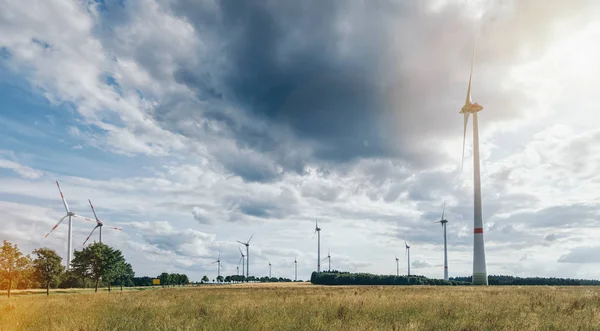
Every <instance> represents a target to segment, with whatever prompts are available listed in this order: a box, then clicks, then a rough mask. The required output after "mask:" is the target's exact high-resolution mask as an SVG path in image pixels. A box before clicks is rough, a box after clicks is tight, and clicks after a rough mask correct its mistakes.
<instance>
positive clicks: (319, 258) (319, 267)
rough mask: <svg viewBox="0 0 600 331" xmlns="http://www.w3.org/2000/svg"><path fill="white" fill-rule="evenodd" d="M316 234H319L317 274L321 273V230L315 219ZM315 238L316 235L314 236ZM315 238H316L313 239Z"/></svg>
mask: <svg viewBox="0 0 600 331" xmlns="http://www.w3.org/2000/svg"><path fill="white" fill-rule="evenodd" d="M315 233H317V272H321V228H319V223H317V218H316V217H315ZM313 236H314V234H313ZM313 238H314V237H313Z"/></svg>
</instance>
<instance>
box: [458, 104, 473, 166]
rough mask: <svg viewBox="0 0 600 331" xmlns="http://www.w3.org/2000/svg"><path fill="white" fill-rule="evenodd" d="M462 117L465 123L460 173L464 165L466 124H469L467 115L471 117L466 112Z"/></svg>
mask: <svg viewBox="0 0 600 331" xmlns="http://www.w3.org/2000/svg"><path fill="white" fill-rule="evenodd" d="M463 115H464V116H465V123H464V126H463V148H462V159H461V164H460V171H461V172H462V171H463V168H464V165H465V141H466V139H467V124H468V123H469V115H471V113H468V112H464V113H463Z"/></svg>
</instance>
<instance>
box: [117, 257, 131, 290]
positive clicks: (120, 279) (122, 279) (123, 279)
mask: <svg viewBox="0 0 600 331" xmlns="http://www.w3.org/2000/svg"><path fill="white" fill-rule="evenodd" d="M134 277H135V273H134V272H133V268H131V264H129V263H126V262H125V260H123V262H121V263H119V264H118V265H117V268H116V270H115V281H116V282H117V284H119V285H120V286H121V291H123V285H124V284H125V285H127V284H133V278H134Z"/></svg>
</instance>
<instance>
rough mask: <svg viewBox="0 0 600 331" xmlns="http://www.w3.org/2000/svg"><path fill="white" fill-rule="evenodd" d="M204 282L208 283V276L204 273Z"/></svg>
mask: <svg viewBox="0 0 600 331" xmlns="http://www.w3.org/2000/svg"><path fill="white" fill-rule="evenodd" d="M201 281H202V283H208V277H207V276H206V275H204V277H202V280H201Z"/></svg>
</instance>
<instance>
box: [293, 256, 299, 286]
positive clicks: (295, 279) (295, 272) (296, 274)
mask: <svg viewBox="0 0 600 331" xmlns="http://www.w3.org/2000/svg"><path fill="white" fill-rule="evenodd" d="M294 281H295V282H297V281H298V259H297V258H296V257H294Z"/></svg>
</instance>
